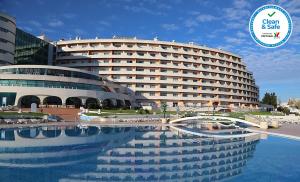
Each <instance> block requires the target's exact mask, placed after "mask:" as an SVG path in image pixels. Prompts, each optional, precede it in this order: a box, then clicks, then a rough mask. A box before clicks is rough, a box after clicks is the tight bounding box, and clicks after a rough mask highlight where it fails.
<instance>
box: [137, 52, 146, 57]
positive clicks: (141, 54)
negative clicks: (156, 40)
mask: <svg viewBox="0 0 300 182" xmlns="http://www.w3.org/2000/svg"><path fill="white" fill-rule="evenodd" d="M137 54H138V55H139V56H144V55H145V53H143V52H137Z"/></svg>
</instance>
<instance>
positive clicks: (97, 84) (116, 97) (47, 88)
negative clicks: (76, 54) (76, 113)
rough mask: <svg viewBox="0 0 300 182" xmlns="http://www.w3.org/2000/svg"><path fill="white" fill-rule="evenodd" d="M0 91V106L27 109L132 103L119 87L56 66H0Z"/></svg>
mask: <svg viewBox="0 0 300 182" xmlns="http://www.w3.org/2000/svg"><path fill="white" fill-rule="evenodd" d="M0 90H1V92H0V98H1V99H0V105H1V106H2V105H5V106H6V105H15V106H21V107H22V106H23V107H30V104H31V103H36V104H38V105H40V106H41V105H45V106H46V105H73V106H75V107H79V106H81V105H84V106H87V105H89V104H94V105H102V106H118V107H125V106H127V107H129V106H130V105H131V104H132V102H133V101H132V100H131V97H130V96H128V94H127V93H126V92H125V91H126V90H125V89H124V88H122V87H120V86H119V85H118V84H115V83H113V82H111V81H108V80H106V79H103V78H102V77H100V76H99V75H95V74H92V73H90V72H87V71H83V70H78V69H73V68H66V67H58V66H42V65H15V66H2V67H0ZM2 98H5V99H4V100H5V103H3V99H2Z"/></svg>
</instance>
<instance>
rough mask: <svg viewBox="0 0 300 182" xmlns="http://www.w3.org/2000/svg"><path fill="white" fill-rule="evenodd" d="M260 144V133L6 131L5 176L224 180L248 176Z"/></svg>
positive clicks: (0, 149) (2, 147) (1, 167)
mask: <svg viewBox="0 0 300 182" xmlns="http://www.w3.org/2000/svg"><path fill="white" fill-rule="evenodd" d="M28 130H29V131H28ZM258 141H259V136H258V135H257V136H256V137H255V136H252V137H238V138H230V139H214V138H210V137H199V136H195V135H189V134H183V133H178V132H177V131H176V130H173V129H170V128H166V127H153V126H149V127H130V128H129V127H128V128H124V127H123V128H120V127H112V128H109V127H99V128H95V127H94V128H91V127H86V128H76V127H73V128H65V127H50V128H47V127H40V128H23V129H5V130H4V129H2V130H1V140H0V177H1V179H6V181H22V182H24V181H25V182H26V181H33V180H34V179H40V181H51V182H52V181H124V180H125V181H126V180H127V181H178V180H179V181H183V180H184V181H212V180H213V181H223V180H225V179H232V178H233V177H235V176H238V175H240V174H241V173H242V172H243V168H244V167H245V166H246V164H247V161H248V160H249V159H250V158H251V157H252V156H253V154H254V151H255V148H256V146H257V144H258Z"/></svg>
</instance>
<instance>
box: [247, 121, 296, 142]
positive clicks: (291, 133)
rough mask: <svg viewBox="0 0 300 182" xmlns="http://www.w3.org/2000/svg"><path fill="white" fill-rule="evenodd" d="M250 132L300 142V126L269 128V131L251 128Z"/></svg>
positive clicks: (290, 125)
mask: <svg viewBox="0 0 300 182" xmlns="http://www.w3.org/2000/svg"><path fill="white" fill-rule="evenodd" d="M248 130H249V131H251V132H257V133H263V134H268V135H274V136H279V137H284V138H290V139H295V140H300V124H282V125H281V127H279V128H276V129H275V128H271V129H270V128H269V129H267V130H264V129H260V128H254V127H251V128H249V129H248Z"/></svg>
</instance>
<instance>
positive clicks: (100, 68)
mask: <svg viewBox="0 0 300 182" xmlns="http://www.w3.org/2000/svg"><path fill="white" fill-rule="evenodd" d="M99 71H108V67H99Z"/></svg>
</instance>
